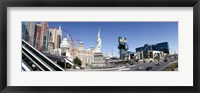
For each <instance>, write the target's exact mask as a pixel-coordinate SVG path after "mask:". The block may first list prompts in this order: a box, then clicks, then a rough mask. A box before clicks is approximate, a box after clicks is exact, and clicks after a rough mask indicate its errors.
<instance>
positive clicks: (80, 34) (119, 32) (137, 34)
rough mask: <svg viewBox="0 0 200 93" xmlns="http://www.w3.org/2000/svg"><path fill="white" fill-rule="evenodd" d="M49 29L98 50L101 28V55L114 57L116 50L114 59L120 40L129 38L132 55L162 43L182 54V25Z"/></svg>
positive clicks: (82, 24)
mask: <svg viewBox="0 0 200 93" xmlns="http://www.w3.org/2000/svg"><path fill="white" fill-rule="evenodd" d="M48 26H49V27H50V28H58V27H59V26H61V27H62V29H65V30H68V31H69V32H70V34H71V35H72V38H73V39H79V40H81V41H82V42H83V43H84V45H85V49H88V48H90V47H91V46H96V40H97V33H98V29H99V28H101V39H102V49H101V51H102V52H104V53H108V54H111V53H112V50H113V55H114V56H118V49H117V47H118V36H123V37H126V38H127V44H128V45H129V51H132V52H135V48H137V47H141V46H144V44H155V43H160V42H168V43H169V48H170V50H172V51H176V53H177V52H178V22H48ZM63 34H64V35H65V34H66V33H63Z"/></svg>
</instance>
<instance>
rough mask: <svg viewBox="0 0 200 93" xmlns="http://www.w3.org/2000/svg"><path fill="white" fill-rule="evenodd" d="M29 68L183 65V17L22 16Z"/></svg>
mask: <svg viewBox="0 0 200 93" xmlns="http://www.w3.org/2000/svg"><path fill="white" fill-rule="evenodd" d="M21 24H22V25H21V26H22V36H21V37H22V63H21V69H22V72H24V71H178V22H175V21H174V22H120V21H119V22H107V21H106V22H62V21H61V22H59V21H58V22H57V21H55V22H54V21H23V22H21Z"/></svg>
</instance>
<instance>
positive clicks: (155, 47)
mask: <svg viewBox="0 0 200 93" xmlns="http://www.w3.org/2000/svg"><path fill="white" fill-rule="evenodd" d="M136 53H137V55H138V56H137V59H139V60H140V59H161V58H162V57H164V56H165V55H167V54H169V45H168V42H162V43H157V44H152V45H149V44H145V45H144V46H142V47H138V48H136Z"/></svg>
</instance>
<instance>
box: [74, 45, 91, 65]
mask: <svg viewBox="0 0 200 93" xmlns="http://www.w3.org/2000/svg"><path fill="white" fill-rule="evenodd" d="M94 51H95V47H91V48H89V49H87V50H85V49H84V43H83V42H79V44H78V49H75V50H74V51H73V53H72V54H73V58H75V57H78V58H79V59H80V60H81V61H82V66H83V67H84V66H87V65H91V64H92V62H94Z"/></svg>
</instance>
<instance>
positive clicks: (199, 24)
mask: <svg viewBox="0 0 200 93" xmlns="http://www.w3.org/2000/svg"><path fill="white" fill-rule="evenodd" d="M199 1H200V0H2V1H0V7H1V8H0V20H1V21H0V53H1V54H0V91H1V92H2V93H31V92H32V93H35V92H37V93H54V92H55V93H66V92H67V93H70V92H71V93H82V92H85V93H86V92H88V93H93V92H116V93H149V92H150V93H168V92H170V93H199V92H200V91H199V83H200V78H199V75H200V74H199V67H200V64H199V63H198V62H199V59H200V58H199V53H200V50H199V48H198V47H199V44H200V43H199V39H200V34H199V31H200V2H199ZM23 6H24V7H68V6H70V7H88V6H91V7H105V6H106V7H193V23H194V24H193V29H194V31H193V36H194V37H193V54H194V56H193V59H194V60H193V63H194V65H193V67H194V70H193V75H194V76H193V85H194V86H184V87H183V86H170V87H167V86H143V87H139V86H133V87H130V86H129V87H128V86H127V87H126V86H123V87H122V86H117V87H116V86H101V87H99V86H88V87H84V86H77V87H72V86H68V87H64V86H62V87H58V86H51V87H49V86H42V87H41V86H37V87H31V86H7V35H8V34H7V7H23Z"/></svg>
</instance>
